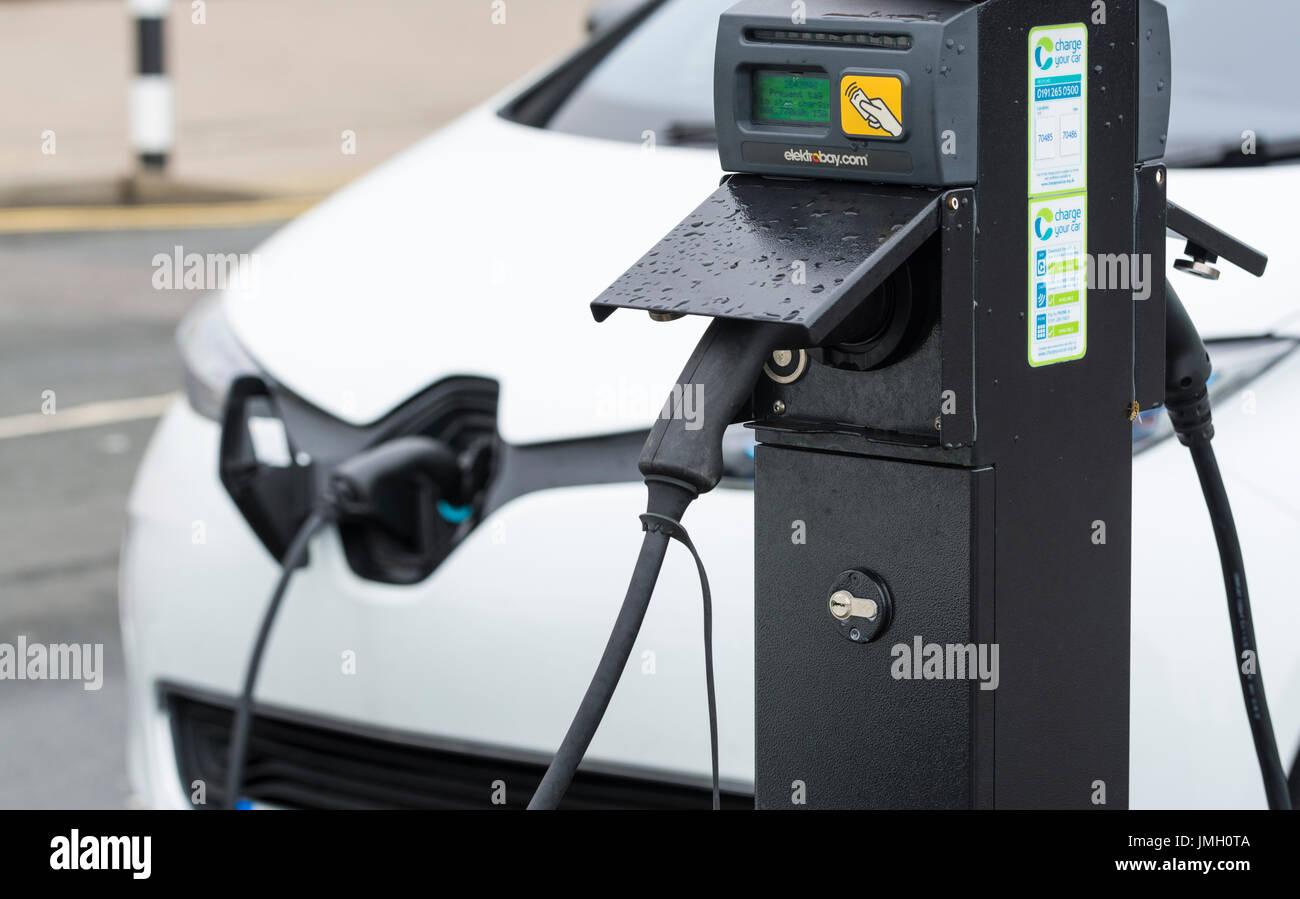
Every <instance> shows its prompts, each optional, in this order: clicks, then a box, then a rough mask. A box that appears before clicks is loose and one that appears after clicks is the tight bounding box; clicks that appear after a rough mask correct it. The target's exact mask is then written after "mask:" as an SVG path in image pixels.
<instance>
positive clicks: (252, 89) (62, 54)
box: [0, 0, 594, 207]
mask: <svg viewBox="0 0 1300 899" xmlns="http://www.w3.org/2000/svg"><path fill="white" fill-rule="evenodd" d="M592 2H594V0H218V2H210V3H206V4H204V15H203V19H204V21H203V22H202V23H198V22H196V21H194V17H195V12H194V10H193V9H192V6H191V4H190V3H189V2H182V0H176V2H174V3H173V5H172V14H171V16H170V17H169V18H168V20H167V22H166V25H165V40H166V51H165V66H166V69H167V71H168V73H169V75H170V76H171V78H172V80H173V83H174V89H175V110H176V146H175V152H174V154H173V158H172V160H171V162H170V166H169V172H168V174H169V179H170V182H171V183H174V184H181V185H188V186H189V189H190V193H196V192H197V193H198V194H199V195H200V197H202V196H203V195H204V194H208V195H212V194H216V195H222V194H224V195H226V196H228V197H231V198H237V197H239V196H241V195H244V194H250V195H255V196H267V195H271V196H294V195H305V194H319V193H322V192H325V191H328V190H331V189H333V188H334V187H337V186H338V185H340V184H343V183H345V182H347V181H349V180H351V179H353V178H355V177H356V176H357V175H359V174H361V173H362V172H364V171H366V170H367V169H369V168H371V167H373V166H375V165H377V164H378V163H380V162H382V161H383V160H385V159H387V158H388V157H390V156H392V155H393V154H394V153H397V152H398V151H400V150H402V149H403V148H405V147H407V146H410V145H411V144H413V143H415V142H416V141H417V140H419V139H420V138H422V137H424V136H425V135H427V134H428V133H430V132H431V131H433V130H434V129H435V128H437V127H438V126H440V125H442V124H444V123H445V122H447V121H448V120H450V119H451V118H453V117H454V116H456V115H457V114H459V113H460V112H461V111H463V110H464V109H466V108H467V107H469V106H471V105H473V104H475V103H478V102H480V101H482V100H485V99H487V98H489V97H490V96H492V95H493V94H495V93H496V92H498V91H500V90H501V89H502V88H504V87H506V86H507V85H509V84H511V83H513V82H515V81H516V80H517V79H519V78H521V77H523V76H524V75H526V74H527V73H529V72H530V71H531V70H533V69H535V68H537V67H538V66H540V65H542V64H544V63H546V62H548V61H551V60H554V59H558V58H560V57H561V56H562V55H563V53H565V52H566V51H567V50H569V49H571V48H572V47H574V46H576V45H577V44H578V43H580V41H581V40H582V36H583V22H584V14H585V11H586V9H587V8H588V6H589V5H590V4H591V3H592ZM501 11H504V21H503V22H502V21H500V20H501ZM494 18H495V19H496V20H497V22H499V24H494ZM134 53H135V48H134V31H133V26H132V22H131V20H130V18H129V17H128V15H127V9H126V3H125V2H124V0H27V2H6V0H0V109H3V110H4V115H3V116H0V207H3V206H15V205H30V204H42V205H45V204H49V203H57V204H59V205H77V204H80V203H102V202H111V201H112V200H113V195H112V192H111V191H109V190H108V188H109V187H111V186H112V185H113V184H115V183H116V182H117V181H118V180H119V179H121V178H122V177H123V176H125V175H128V174H130V173H131V172H132V171H133V168H134V162H133V159H134V156H133V154H132V152H131V148H130V144H129V139H128V123H127V115H126V113H127V90H128V85H129V83H130V78H131V75H132V72H133V68H134V65H135V62H134V59H135V56H134ZM344 131H351V132H353V133H354V134H355V153H348V152H345V147H344V141H343V139H342V134H343V132H344ZM47 132H53V135H54V141H53V150H54V152H53V153H49V152H45V151H46V150H47V149H49V148H48V146H47V143H48V142H47V141H46V138H45V137H44V135H45V134H46V133H47ZM155 189H159V188H157V187H155Z"/></svg>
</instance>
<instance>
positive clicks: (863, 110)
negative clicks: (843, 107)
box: [848, 83, 903, 137]
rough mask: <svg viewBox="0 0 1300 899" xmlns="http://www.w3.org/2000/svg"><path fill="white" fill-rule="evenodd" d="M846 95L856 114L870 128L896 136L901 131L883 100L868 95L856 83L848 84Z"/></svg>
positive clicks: (892, 112) (901, 128)
mask: <svg viewBox="0 0 1300 899" xmlns="http://www.w3.org/2000/svg"><path fill="white" fill-rule="evenodd" d="M848 95H849V102H850V103H852V104H853V108H854V109H856V110H857V111H858V115H860V116H862V117H863V118H864V119H866V120H867V124H868V125H870V126H871V127H872V128H875V129H877V130H880V131H884V132H885V133H886V134H888V135H889V136H890V137H898V136H899V135H900V134H902V133H903V126H902V124H900V123H899V121H898V117H897V116H896V115H894V111H893V110H892V109H890V108H889V104H888V103H886V102H885V101H884V100H880V99H876V98H873V97H868V96H867V95H866V93H865V92H864V91H863V90H862V88H860V87H858V85H857V84H856V83H854V84H850V85H849V89H848Z"/></svg>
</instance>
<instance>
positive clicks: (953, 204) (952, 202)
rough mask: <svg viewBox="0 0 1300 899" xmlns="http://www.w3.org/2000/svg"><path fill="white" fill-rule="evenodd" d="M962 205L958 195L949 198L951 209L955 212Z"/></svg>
mask: <svg viewBox="0 0 1300 899" xmlns="http://www.w3.org/2000/svg"><path fill="white" fill-rule="evenodd" d="M960 207H961V200H958V199H957V198H956V197H949V198H948V208H949V209H951V210H952V211H953V212H956V211H957V210H958V209H959V208H960Z"/></svg>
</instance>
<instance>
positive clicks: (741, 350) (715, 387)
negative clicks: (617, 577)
mask: <svg viewBox="0 0 1300 899" xmlns="http://www.w3.org/2000/svg"><path fill="white" fill-rule="evenodd" d="M781 335H782V331H781V329H779V328H777V327H774V326H773V325H770V324H767V323H755V322H747V321H738V320H730V319H714V321H713V322H712V323H711V324H710V325H709V327H708V330H706V331H705V332H704V336H703V337H702V338H701V339H700V342H699V343H698V344H697V345H696V347H695V351H694V352H693V353H692V354H691V358H690V359H689V360H688V361H687V363H686V367H685V368H684V369H683V370H682V373H681V376H680V377H679V378H678V384H679V386H680V387H681V389H682V390H688V389H694V390H698V391H700V392H701V395H702V397H703V398H704V399H705V400H706V401H707V405H701V408H705V409H707V410H708V413H707V414H706V415H704V416H702V420H699V419H697V420H695V421H694V422H692V427H691V428H687V427H686V422H685V421H684V418H683V417H682V416H680V415H675V414H672V411H673V410H672V409H671V406H669V407H667V408H666V409H665V414H662V415H660V417H659V419H658V420H657V421H656V422H655V425H654V427H653V428H652V429H651V431H650V436H649V438H648V439H647V440H646V444H645V448H644V449H642V451H641V458H640V461H639V462H638V468H639V469H640V470H641V474H642V475H643V476H644V478H645V483H646V489H647V491H648V493H649V498H648V500H647V503H646V513H645V514H644V515H643V516H641V522H642V526H643V527H644V529H645V537H644V538H643V540H642V543H641V552H640V554H639V555H638V556H637V560H636V566H635V567H634V568H633V570H632V578H631V581H630V582H629V583H628V587H627V594H626V596H625V597H624V599H623V605H622V607H621V608H620V609H619V613H618V618H617V619H616V620H615V622H614V628H613V630H612V631H611V633H610V635H609V642H608V643H606V645H605V652H604V654H603V655H602V656H601V658H600V663H599V664H598V665H597V666H596V673H595V675H594V676H593V677H592V679H591V683H590V685H588V687H587V692H586V694H585V695H584V696H583V697H582V702H581V704H580V705H579V706H578V712H577V714H576V715H575V716H574V718H573V722H572V723H571V724H570V725H569V730H568V732H567V733H566V734H565V735H564V740H563V741H562V742H561V743H560V748H559V749H558V750H557V751H556V753H555V758H554V759H552V760H551V764H550V767H548V768H547V769H546V774H545V776H544V777H543V778H542V782H541V783H540V784H539V785H538V787H537V791H536V792H535V793H534V794H533V798H532V800H531V801H529V803H528V808H529V809H555V808H558V807H559V804H560V800H561V799H563V798H564V794H565V792H566V791H567V790H568V788H569V784H570V783H572V781H573V776H574V774H575V773H577V770H578V765H579V764H580V763H581V761H582V757H583V756H584V755H585V754H586V752H587V747H588V746H589V745H591V740H592V738H593V737H594V736H595V735H596V729H597V728H598V727H599V726H600V721H601V719H602V718H603V717H604V715H605V710H606V709H607V708H608V707H609V702H610V700H611V699H612V698H613V696H614V690H615V688H617V686H618V681H619V678H620V677H621V676H622V674H623V669H624V668H625V667H626V666H627V661H628V658H629V657H630V656H631V654H632V648H633V646H634V644H635V643H636V639H637V635H638V634H639V633H640V631H641V622H642V621H643V620H644V619H645V613H646V609H647V608H649V605H650V596H651V594H652V593H653V592H654V586H655V582H656V581H657V580H658V579H659V571H660V569H661V568H662V566H663V562H664V556H665V555H666V554H667V552H668V542H669V540H671V539H676V540H678V541H679V542H681V543H682V544H683V545H684V546H685V547H686V548H687V549H688V550H690V552H691V555H692V556H693V557H694V559H695V563H696V567H697V569H698V570H699V573H700V584H701V587H702V589H703V594H704V646H705V676H706V679H707V686H708V694H709V738H710V741H711V746H710V749H711V753H712V759H713V807H714V808H715V809H716V808H718V807H719V802H720V799H719V796H720V793H719V787H718V733H717V707H716V702H715V696H714V684H713V634H712V630H713V626H712V618H713V612H712V598H711V596H710V593H709V583H708V578H707V576H706V575H705V573H704V564H703V562H702V561H701V560H700V556H699V553H698V552H696V550H695V546H694V544H693V543H692V542H691V539H690V537H689V535H688V534H687V533H686V530H685V528H683V527H682V524H681V518H682V515H683V514H684V513H685V512H686V509H687V507H688V506H690V504H691V503H692V502H693V501H694V500H695V498H696V497H697V496H699V495H700V494H701V493H707V492H708V491H710V490H712V489H713V488H714V487H716V486H717V485H718V482H719V481H721V480H722V473H723V458H722V436H723V433H724V432H725V431H726V429H727V427H728V426H730V425H731V424H732V423H733V422H734V421H736V420H737V419H738V418H739V417H740V416H741V415H742V413H743V412H745V411H747V410H748V407H749V401H750V397H751V396H752V394H753V391H754V385H755V383H756V382H757V381H758V378H759V375H760V374H761V372H762V368H763V363H764V361H765V360H766V359H767V357H768V354H770V353H771V351H772V350H773V349H774V348H775V346H776V341H777V340H779V338H780V337H781ZM674 395H675V393H674ZM669 402H670V404H671V399H670V401H669Z"/></svg>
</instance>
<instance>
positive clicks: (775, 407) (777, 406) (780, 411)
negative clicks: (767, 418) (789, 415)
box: [772, 400, 785, 415]
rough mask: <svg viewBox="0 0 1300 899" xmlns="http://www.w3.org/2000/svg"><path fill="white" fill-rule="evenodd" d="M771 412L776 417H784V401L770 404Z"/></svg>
mask: <svg viewBox="0 0 1300 899" xmlns="http://www.w3.org/2000/svg"><path fill="white" fill-rule="evenodd" d="M772 411H773V412H774V413H775V414H777V415H785V401H784V400H777V401H776V402H775V403H773V404H772Z"/></svg>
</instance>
